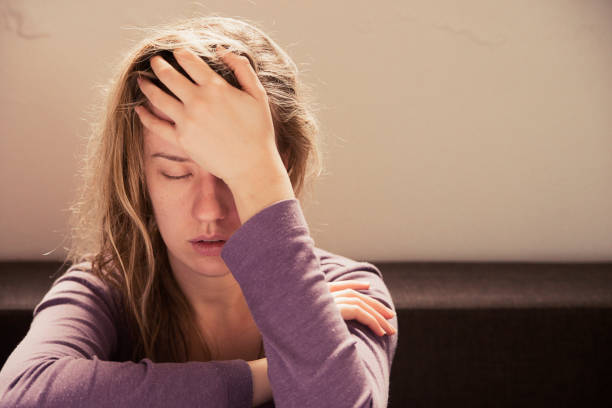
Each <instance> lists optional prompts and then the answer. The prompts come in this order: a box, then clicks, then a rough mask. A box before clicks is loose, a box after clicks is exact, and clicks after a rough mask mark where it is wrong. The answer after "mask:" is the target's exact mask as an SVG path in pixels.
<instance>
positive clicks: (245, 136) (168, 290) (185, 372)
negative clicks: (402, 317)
mask: <svg viewBox="0 0 612 408" xmlns="http://www.w3.org/2000/svg"><path fill="white" fill-rule="evenodd" d="M101 123H102V126H101V127H100V128H99V129H98V130H97V131H95V132H93V137H92V139H91V141H90V147H91V148H90V149H89V151H88V158H87V160H86V163H87V165H88V166H89V167H88V170H87V172H86V180H85V183H84V188H83V192H82V195H81V200H80V201H79V202H78V203H77V204H76V205H75V206H74V207H73V211H74V216H75V220H76V223H75V228H74V234H73V235H74V237H73V245H72V247H71V252H70V256H69V258H70V260H71V261H72V263H73V266H72V267H70V268H69V269H68V271H67V272H66V273H65V274H64V275H62V276H61V277H59V278H58V279H57V280H56V281H55V282H54V285H53V287H52V288H51V289H50V291H49V292H48V293H47V294H46V295H45V297H44V298H43V300H42V301H41V302H40V303H39V304H38V305H37V306H36V308H35V310H34V319H33V322H32V325H31V327H30V330H29V332H28V334H27V335H26V337H25V338H24V340H23V341H22V342H21V343H20V345H19V346H18V347H17V348H16V350H15V351H14V352H13V353H12V354H11V356H10V357H9V359H8V360H7V362H6V364H5V366H4V367H3V369H2V372H0V398H1V399H0V401H2V404H1V405H2V406H14V405H16V406H46V407H50V406H62V407H66V406H112V407H118V406H130V407H132V406H147V407H152V406H181V407H187V406H211V407H221V406H229V407H238V406H257V405H261V404H262V403H266V405H267V406H274V404H275V405H276V406H279V407H280V406H299V407H311V406H312V407H315V406H316V407H322V406H333V407H344V406H346V407H357V406H359V407H361V406H376V407H383V406H386V404H387V393H388V386H389V373H390V367H391V361H392V359H393V355H394V353H395V347H396V344H397V333H396V330H397V319H396V318H395V317H394V312H393V304H392V300H391V297H390V295H389V292H388V290H387V288H386V287H385V285H384V282H383V280H382V275H381V274H380V272H379V271H378V270H377V269H376V268H375V267H374V266H373V265H370V264H367V263H361V262H356V261H353V260H350V259H348V258H345V257H341V256H339V255H335V254H332V253H329V252H327V251H324V250H322V249H320V248H316V247H315V246H314V242H313V241H312V239H311V237H310V235H309V230H308V226H307V224H306V221H305V219H304V216H303V213H302V211H301V208H300V204H299V201H298V199H297V198H296V197H298V196H299V194H300V192H301V191H302V187H303V184H304V181H305V179H306V178H307V176H308V175H309V173H308V171H309V169H311V167H312V166H313V163H314V173H315V174H316V173H317V167H316V166H317V165H318V163H317V158H318V151H317V147H316V134H317V127H316V123H315V121H314V119H313V117H312V116H311V113H310V112H309V110H308V107H307V104H306V102H305V100H304V96H303V89H302V86H301V84H300V83H299V82H298V81H297V69H296V67H295V64H294V63H293V62H292V61H291V59H290V58H289V56H288V55H287V54H286V53H285V52H284V51H283V50H281V49H280V48H279V47H278V46H277V45H276V44H275V43H274V42H273V41H272V40H271V39H270V38H269V37H268V36H266V35H265V34H264V33H262V32H261V31H260V30H259V29H257V28H255V27H253V26H252V25H250V24H247V23H245V22H242V21H239V20H235V19H230V18H222V17H208V18H198V19H193V20H189V21H186V22H184V23H182V24H179V25H175V26H173V27H168V28H166V29H165V30H162V31H161V32H158V33H156V35H155V36H154V37H153V38H152V39H148V40H146V41H144V42H143V43H142V44H140V45H139V46H138V47H136V49H135V51H134V52H133V53H132V54H130V55H128V57H127V59H126V62H125V64H124V66H123V68H122V70H121V72H120V74H119V75H118V79H117V81H116V83H115V84H114V86H113V88H112V91H111V93H110V96H109V104H108V106H107V112H106V117H105V118H104V120H103V121H102V122H101ZM83 254H88V255H86V256H82V255H83Z"/></svg>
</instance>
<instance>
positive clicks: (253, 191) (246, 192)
mask: <svg viewBox="0 0 612 408" xmlns="http://www.w3.org/2000/svg"><path fill="white" fill-rule="evenodd" d="M278 159H279V160H278V161H279V162H280V166H279V165H278V164H277V163H269V162H268V163H269V165H266V167H265V168H264V167H260V168H258V169H257V171H253V172H252V173H251V174H249V175H247V176H243V177H241V178H239V179H236V180H229V181H226V183H227V185H228V187H229V188H230V190H231V191H232V194H233V196H234V203H235V204H236V209H237V211H238V216H239V218H240V222H241V224H244V223H245V222H246V221H247V220H248V219H249V218H251V217H252V216H253V215H255V214H257V213H258V212H259V211H261V210H263V209H264V208H267V207H269V206H270V205H272V204H274V203H277V202H279V201H283V200H289V199H293V198H295V193H294V192H293V186H292V185H291V180H290V179H289V175H288V174H287V171H286V170H285V167H284V165H283V163H282V161H280V157H279V158H278Z"/></svg>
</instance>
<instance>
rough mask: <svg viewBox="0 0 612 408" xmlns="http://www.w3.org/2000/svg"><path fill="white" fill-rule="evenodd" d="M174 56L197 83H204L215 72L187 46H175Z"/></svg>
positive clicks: (212, 76) (213, 75) (214, 74)
mask: <svg viewBox="0 0 612 408" xmlns="http://www.w3.org/2000/svg"><path fill="white" fill-rule="evenodd" d="M173 54H174V58H176V60H177V61H178V63H179V64H180V65H181V67H183V69H184V70H185V72H187V74H188V75H189V76H190V77H191V79H193V80H194V81H195V83H196V84H198V85H205V84H206V83H208V82H209V81H210V80H211V79H212V78H214V77H215V76H216V75H219V74H217V73H216V72H215V71H214V70H213V69H212V68H211V67H210V65H208V64H207V63H206V61H204V60H203V59H202V58H201V57H200V56H199V55H196V54H195V53H194V52H193V51H191V50H189V49H187V48H177V49H175V50H174V51H173Z"/></svg>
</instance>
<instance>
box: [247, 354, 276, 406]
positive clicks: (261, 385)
mask: <svg viewBox="0 0 612 408" xmlns="http://www.w3.org/2000/svg"><path fill="white" fill-rule="evenodd" d="M247 364H248V365H249V368H250V369H251V376H252V378H253V406H254V407H256V406H259V405H261V404H263V403H264V402H267V401H269V400H271V399H272V388H271V386H270V379H269V378H268V360H267V359H266V358H260V359H259V360H253V361H247Z"/></svg>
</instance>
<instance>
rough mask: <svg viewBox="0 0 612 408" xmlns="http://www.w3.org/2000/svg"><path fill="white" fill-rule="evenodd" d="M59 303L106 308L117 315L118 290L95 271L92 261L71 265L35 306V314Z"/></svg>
mask: <svg viewBox="0 0 612 408" xmlns="http://www.w3.org/2000/svg"><path fill="white" fill-rule="evenodd" d="M58 304H78V305H79V306H84V307H87V306H93V305H95V306H96V307H102V308H104V309H105V310H106V311H107V312H108V313H109V314H113V315H116V314H117V307H118V296H117V291H115V290H113V289H112V286H111V285H110V283H109V282H107V281H105V280H104V279H102V278H101V277H99V276H98V275H96V274H95V273H94V272H93V268H92V263H91V262H90V261H84V262H80V263H78V264H74V265H72V266H70V267H69V268H68V269H67V270H66V271H65V272H64V273H63V274H62V275H60V276H59V277H58V278H56V279H55V281H54V282H53V284H52V285H51V288H50V289H49V291H48V292H47V293H46V294H45V296H44V297H43V299H42V300H41V301H40V302H39V303H38V305H36V307H35V308H34V316H36V315H37V314H38V313H40V312H41V311H42V310H43V309H45V308H48V307H50V306H54V305H58Z"/></svg>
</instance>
